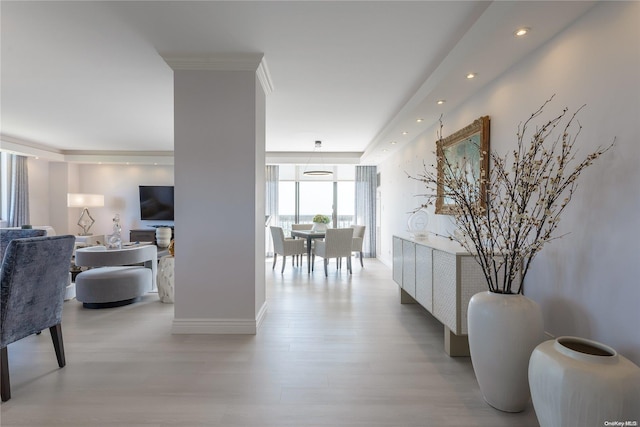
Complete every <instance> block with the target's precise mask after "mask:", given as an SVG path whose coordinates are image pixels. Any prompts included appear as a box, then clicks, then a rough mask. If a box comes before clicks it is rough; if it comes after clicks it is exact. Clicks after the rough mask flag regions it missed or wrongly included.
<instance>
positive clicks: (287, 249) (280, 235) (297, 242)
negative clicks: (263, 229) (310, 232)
mask: <svg viewBox="0 0 640 427" xmlns="http://www.w3.org/2000/svg"><path fill="white" fill-rule="evenodd" d="M270 228H271V237H273V267H271V269H272V270H273V269H274V268H276V260H277V259H278V254H280V255H282V271H281V273H284V265H285V264H286V263H287V255H292V256H293V257H294V258H293V259H292V262H293V261H294V260H295V257H298V256H299V255H302V254H304V253H306V252H307V251H306V249H305V248H304V240H301V239H285V238H284V231H283V230H282V227H275V226H271V227H270Z"/></svg>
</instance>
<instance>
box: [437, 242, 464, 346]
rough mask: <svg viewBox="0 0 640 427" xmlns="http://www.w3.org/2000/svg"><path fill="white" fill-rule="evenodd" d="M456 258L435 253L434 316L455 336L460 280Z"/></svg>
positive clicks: (458, 332)
mask: <svg viewBox="0 0 640 427" xmlns="http://www.w3.org/2000/svg"><path fill="white" fill-rule="evenodd" d="M457 276H458V275H457V262H456V256H455V255H454V254H450V253H447V252H443V251H437V250H434V251H433V315H434V316H435V317H436V319H438V320H439V321H441V322H442V323H443V324H444V325H445V326H447V327H448V328H449V329H451V330H452V331H453V333H455V334H460V333H461V332H460V331H459V330H458V307H459V304H458V283H457V282H458V280H457Z"/></svg>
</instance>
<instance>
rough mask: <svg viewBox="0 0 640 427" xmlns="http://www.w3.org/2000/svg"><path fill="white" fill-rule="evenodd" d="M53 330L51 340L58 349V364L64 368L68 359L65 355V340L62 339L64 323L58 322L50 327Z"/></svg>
mask: <svg viewBox="0 0 640 427" xmlns="http://www.w3.org/2000/svg"><path fill="white" fill-rule="evenodd" d="M49 332H51V340H52V341H53V348H54V349H55V350H56V358H57V359H58V366H59V367H61V368H63V367H64V366H65V365H66V364H67V361H66V359H65V357H64V342H63V341H62V325H61V324H60V323H58V324H57V325H54V326H52V327H50V328H49Z"/></svg>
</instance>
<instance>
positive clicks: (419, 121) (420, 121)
mask: <svg viewBox="0 0 640 427" xmlns="http://www.w3.org/2000/svg"><path fill="white" fill-rule="evenodd" d="M416 122H418V123H422V122H424V119H417V120H416Z"/></svg>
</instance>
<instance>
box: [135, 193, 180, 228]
mask: <svg viewBox="0 0 640 427" xmlns="http://www.w3.org/2000/svg"><path fill="white" fill-rule="evenodd" d="M139 188H140V219H141V220H151V221H154V220H155V221H173V186H171V185H140V186H139Z"/></svg>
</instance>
